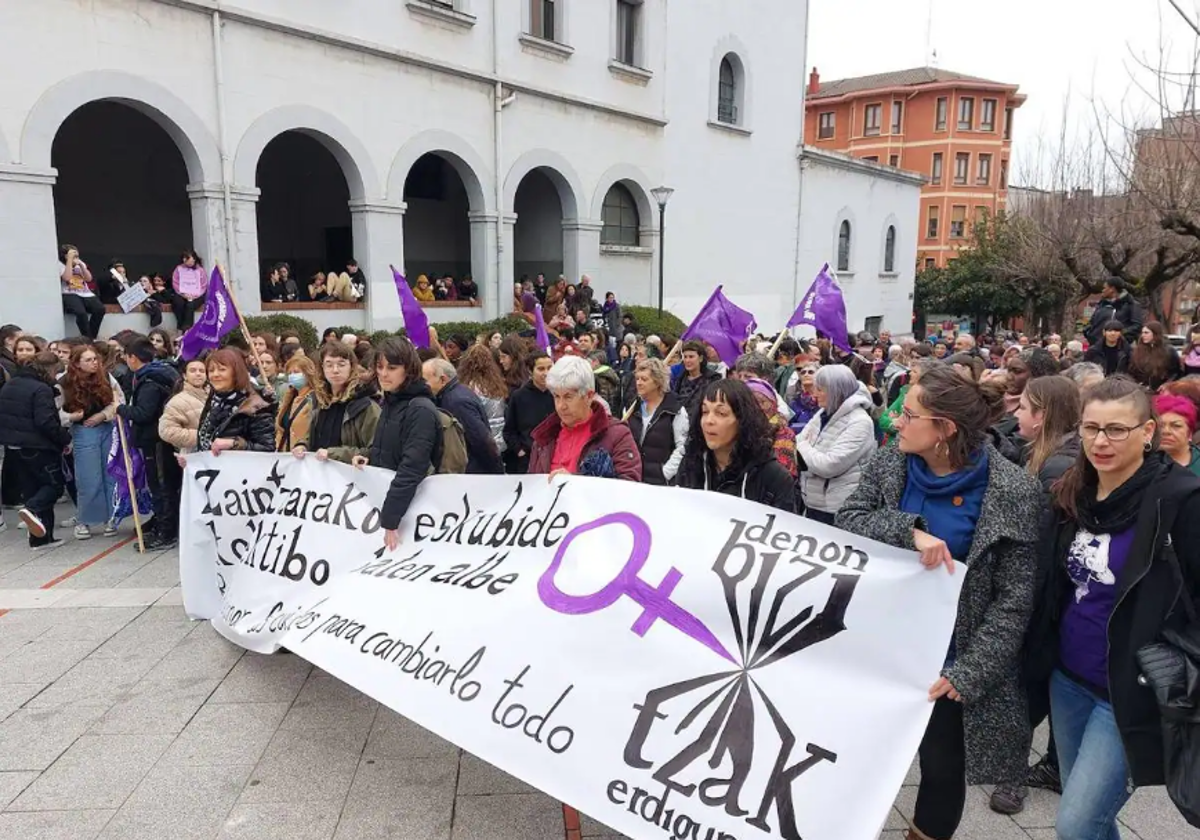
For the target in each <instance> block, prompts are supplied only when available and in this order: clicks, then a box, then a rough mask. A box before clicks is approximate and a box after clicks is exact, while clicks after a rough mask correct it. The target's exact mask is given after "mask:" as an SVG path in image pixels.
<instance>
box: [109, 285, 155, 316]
mask: <svg viewBox="0 0 1200 840" xmlns="http://www.w3.org/2000/svg"><path fill="white" fill-rule="evenodd" d="M149 297H150V293H149V292H147V291H146V290H145V289H143V288H142V284H141V283H134V284H133V285H132V286H130V287H129V288H128V289H126V290H125V291H123V292H121V294H119V295H117V303H118V304H119V305H120V307H121V311H122V312H125V313H129V312H132V311H133V310H135V309H137V308H138V307H139V306H141V305H142V304H143V303H145V302H146V299H147V298H149Z"/></svg>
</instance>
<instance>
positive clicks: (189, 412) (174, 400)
mask: <svg viewBox="0 0 1200 840" xmlns="http://www.w3.org/2000/svg"><path fill="white" fill-rule="evenodd" d="M206 402H208V389H207V388H197V387H195V386H193V385H186V384H185V385H184V386H183V390H182V391H180V392H179V393H178V394H176V395H175V396H173V397H171V399H169V400H167V405H166V408H164V409H163V415H162V418H161V419H159V421H158V436H159V437H160V438H162V439H163V440H164V441H165V442H166V443H168V444H170V445H171V446H173V447H175V450H176V451H177V452H192V451H194V450H195V448H196V430H197V429H199V428H200V415H201V414H203V413H204V404H205V403H206Z"/></svg>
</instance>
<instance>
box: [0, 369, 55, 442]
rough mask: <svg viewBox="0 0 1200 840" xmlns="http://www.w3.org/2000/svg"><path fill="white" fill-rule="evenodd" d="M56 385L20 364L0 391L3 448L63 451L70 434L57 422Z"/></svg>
mask: <svg viewBox="0 0 1200 840" xmlns="http://www.w3.org/2000/svg"><path fill="white" fill-rule="evenodd" d="M54 393H55V392H54V386H53V385H51V384H50V383H48V382H46V381H45V380H44V379H41V378H39V377H38V376H37V375H36V374H35V373H34V372H33V370H32V369H31V368H28V367H26V366H25V365H17V366H16V367H14V368H13V372H12V379H10V380H9V381H8V384H6V385H5V386H4V387H3V388H0V446H19V447H21V448H22V449H44V450H49V451H52V452H59V451H62V450H63V449H64V448H65V447H66V446H67V444H69V443H70V442H71V433H70V432H68V431H67V430H66V429H64V428H63V425H62V423H60V422H59V420H58V408H57V406H56V405H55V404H54Z"/></svg>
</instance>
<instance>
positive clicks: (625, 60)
mask: <svg viewBox="0 0 1200 840" xmlns="http://www.w3.org/2000/svg"><path fill="white" fill-rule="evenodd" d="M641 25H642V0H617V55H616V59H617V61H619V62H621V63H622V64H628V65H629V66H630V67H638V66H640V60H639V59H640V57H639V55H638V44H639V41H640V40H641V32H640V31H639V30H640V29H641Z"/></svg>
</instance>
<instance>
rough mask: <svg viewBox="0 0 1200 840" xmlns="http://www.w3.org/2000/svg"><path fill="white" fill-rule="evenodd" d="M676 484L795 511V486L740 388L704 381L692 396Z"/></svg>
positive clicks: (729, 382)
mask: <svg viewBox="0 0 1200 840" xmlns="http://www.w3.org/2000/svg"><path fill="white" fill-rule="evenodd" d="M696 404H697V409H698V410H697V411H696V413H695V414H694V415H693V416H692V420H691V427H690V428H689V430H688V443H687V452H686V454H685V455H684V456H683V464H682V466H681V467H680V468H679V476H678V484H679V486H680V487H690V488H692V489H695V490H715V491H716V492H718V493H725V494H727V495H730V496H741V497H742V498H743V499H748V500H750V501H752V502H758V503H759V504H764V505H768V506H770V507H774V508H779V509H780V510H786V511H788V512H789V513H792V512H794V511H795V486H794V484H793V482H792V477H791V476H790V475H788V471H787V470H785V469H784V468H783V467H782V466H781V465H780V464H779V462H778V461H777V460H775V453H774V450H773V449H772V441H773V440H774V434H773V433H772V431H771V427H770V425H769V423H768V422H767V417H766V415H765V414H763V412H762V409H760V408H759V407H758V402H757V401H756V400H755V399H754V395H753V394H752V393H751V391H750V389H749V388H748V387H746V384H745V383H743V382H739V381H738V380H736V379H718V380H715V381H712V382H709V383H708V385H706V386H705V387H704V389H703V391H702V392H701V393H700V394H699V395H698V399H697V402H696Z"/></svg>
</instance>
